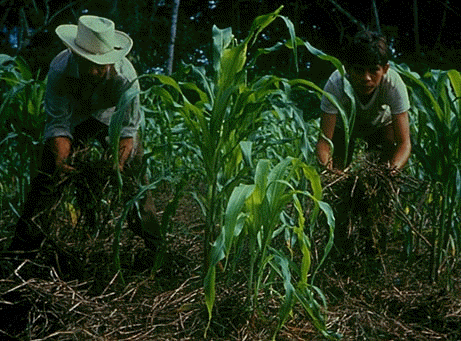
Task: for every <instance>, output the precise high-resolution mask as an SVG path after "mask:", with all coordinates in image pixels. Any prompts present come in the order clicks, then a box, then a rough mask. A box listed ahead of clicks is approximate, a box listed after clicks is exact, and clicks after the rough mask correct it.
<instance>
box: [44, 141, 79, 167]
mask: <svg viewBox="0 0 461 341" xmlns="http://www.w3.org/2000/svg"><path fill="white" fill-rule="evenodd" d="M49 143H50V145H51V151H52V152H53V154H54V156H55V163H56V168H57V170H58V172H59V173H60V174H67V173H71V172H74V171H75V168H74V167H72V166H69V165H68V164H67V163H66V161H67V159H68V157H69V155H70V150H71V146H72V142H71V140H70V139H69V138H68V137H65V136H58V137H54V138H52V139H51V140H50V141H49Z"/></svg>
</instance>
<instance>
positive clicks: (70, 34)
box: [56, 15, 133, 65]
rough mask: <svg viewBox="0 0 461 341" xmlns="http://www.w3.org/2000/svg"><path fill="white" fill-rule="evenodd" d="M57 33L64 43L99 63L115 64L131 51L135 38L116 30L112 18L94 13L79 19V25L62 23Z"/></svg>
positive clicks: (84, 56)
mask: <svg viewBox="0 0 461 341" xmlns="http://www.w3.org/2000/svg"><path fill="white" fill-rule="evenodd" d="M56 34H57V35H58V37H59V38H60V39H61V40H62V41H63V43H64V44H65V45H66V46H67V47H69V48H71V49H72V51H74V52H76V53H77V54H79V55H80V56H82V57H83V58H86V59H88V60H89V61H91V62H93V63H96V64H99V65H105V64H113V63H115V62H117V61H119V60H120V59H122V58H123V57H125V56H126V55H127V54H128V52H130V50H131V47H132V46H133V40H132V39H131V38H130V37H129V36H128V35H127V34H126V33H123V32H121V31H117V30H115V24H114V22H113V21H112V20H109V19H106V18H102V17H97V16H93V15H84V16H81V17H80V18H79V19H78V25H60V26H58V27H57V28H56Z"/></svg>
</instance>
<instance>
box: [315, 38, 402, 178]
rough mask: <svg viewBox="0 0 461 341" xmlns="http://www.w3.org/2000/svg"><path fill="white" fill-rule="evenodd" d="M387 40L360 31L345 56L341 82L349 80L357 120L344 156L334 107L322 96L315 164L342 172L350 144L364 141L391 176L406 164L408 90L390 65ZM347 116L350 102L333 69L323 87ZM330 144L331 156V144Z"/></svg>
mask: <svg viewBox="0 0 461 341" xmlns="http://www.w3.org/2000/svg"><path fill="white" fill-rule="evenodd" d="M389 55H390V53H389V49H388V45H387V43H386V39H385V38H384V37H383V36H381V35H379V34H377V33H375V32H371V31H361V32H359V33H358V34H357V35H356V36H355V37H354V39H353V41H352V42H351V43H350V44H349V45H348V46H347V48H346V50H345V54H344V65H345V71H346V78H347V80H348V81H349V82H350V84H351V86H352V89H353V92H354V96H355V104H356V105H355V106H356V108H355V109H356V118H355V124H354V128H353V131H352V138H351V142H350V145H349V148H348V155H345V154H346V151H345V146H344V137H345V135H344V129H343V122H342V119H341V117H338V116H339V115H338V109H337V108H336V107H335V106H334V105H333V104H332V103H331V102H330V101H329V100H328V99H327V98H326V97H325V96H324V97H323V98H322V101H321V110H322V112H323V113H322V115H321V121H320V129H321V133H320V136H319V140H318V143H317V157H318V160H319V163H320V164H321V165H322V166H324V167H326V168H327V169H330V170H333V171H335V172H336V171H337V172H342V171H343V170H344V168H345V166H347V165H348V164H349V163H350V162H351V160H352V153H353V151H354V141H355V139H356V138H357V137H360V138H362V139H364V140H365V141H366V142H367V143H368V146H369V147H370V148H375V149H378V150H379V151H381V161H382V162H385V163H386V164H387V166H388V167H389V169H390V172H391V174H396V173H397V172H398V170H400V169H401V168H402V167H403V166H404V165H405V164H406V162H407V161H408V158H409V156H410V152H411V142H410V129H409V120H408V110H409V108H410V103H409V99H408V94H407V90H406V87H405V84H404V83H403V81H402V79H401V78H400V76H399V75H398V73H397V72H396V71H394V70H392V69H391V68H390V66H389V63H388V61H389ZM324 90H325V91H327V92H329V93H331V94H333V95H334V96H335V97H336V98H337V100H338V101H339V102H340V103H341V104H342V105H343V106H344V107H345V108H346V110H347V111H349V112H350V108H351V101H350V98H349V97H348V95H347V94H346V92H345V89H344V79H343V77H342V76H341V74H340V72H339V71H335V72H334V73H333V74H332V75H331V76H330V78H329V80H328V82H327V84H326V85H325V88H324ZM329 141H331V143H332V145H333V146H334V149H333V153H332V150H331V146H330V142H329Z"/></svg>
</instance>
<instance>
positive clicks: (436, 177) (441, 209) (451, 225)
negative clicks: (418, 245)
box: [395, 64, 461, 279]
mask: <svg viewBox="0 0 461 341" xmlns="http://www.w3.org/2000/svg"><path fill="white" fill-rule="evenodd" d="M395 67H396V69H397V70H398V71H399V72H400V74H401V75H402V76H403V78H404V80H405V81H406V83H407V86H408V89H409V92H410V100H411V112H410V114H411V116H412V117H413V119H414V121H415V123H416V124H415V125H414V126H413V127H412V128H413V130H414V131H413V150H414V153H415V156H416V158H417V160H418V161H419V164H420V165H421V171H422V174H421V175H420V176H421V177H424V178H429V181H430V182H431V189H432V191H433V193H431V197H432V198H433V200H434V203H435V204H436V205H435V208H434V210H433V212H432V218H433V219H432V220H433V227H432V233H431V245H432V250H431V259H430V266H431V271H432V272H431V276H432V278H434V279H437V276H438V274H439V272H440V270H441V265H442V264H444V263H446V261H447V260H449V258H450V256H451V257H452V258H453V255H454V256H455V258H457V257H458V252H459V250H460V247H461V239H460V233H461V221H460V219H459V216H460V213H461V210H460V208H461V206H460V201H459V198H460V197H461V134H460V131H461V102H460V101H461V74H460V73H459V71H457V70H449V71H441V70H431V71H430V72H427V73H426V74H425V75H423V76H420V75H419V74H417V73H414V72H412V71H411V70H410V69H409V68H408V67H407V66H406V65H403V64H402V65H396V66H395ZM414 171H415V172H416V171H417V170H416V169H415V170H414Z"/></svg>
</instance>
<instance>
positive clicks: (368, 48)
mask: <svg viewBox="0 0 461 341" xmlns="http://www.w3.org/2000/svg"><path fill="white" fill-rule="evenodd" d="M390 57H391V53H390V50H389V46H388V44H387V39H386V37H385V36H383V35H382V34H380V33H378V32H374V31H369V30H363V31H360V32H358V33H357V34H356V35H355V36H354V38H353V39H351V40H350V41H349V43H348V44H347V45H346V46H345V48H344V53H343V58H342V59H343V62H344V64H346V65H381V66H384V65H386V64H387V63H388V62H389V59H390Z"/></svg>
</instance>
